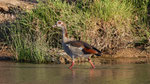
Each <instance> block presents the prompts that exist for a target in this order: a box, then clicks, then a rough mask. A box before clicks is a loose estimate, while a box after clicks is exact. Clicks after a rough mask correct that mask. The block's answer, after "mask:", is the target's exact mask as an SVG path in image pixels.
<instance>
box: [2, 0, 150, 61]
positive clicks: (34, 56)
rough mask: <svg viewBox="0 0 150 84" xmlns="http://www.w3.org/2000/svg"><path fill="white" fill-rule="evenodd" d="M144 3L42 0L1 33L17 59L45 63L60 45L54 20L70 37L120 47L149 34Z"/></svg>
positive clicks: (97, 44)
mask: <svg viewBox="0 0 150 84" xmlns="http://www.w3.org/2000/svg"><path fill="white" fill-rule="evenodd" d="M147 4H148V0H143V1H141V0H134V1H130V0H100V1H91V0H76V2H72V3H71V4H70V3H68V2H65V1H64V2H62V1H61V0H45V1H44V2H42V1H41V2H39V3H38V4H37V7H36V8H35V9H33V10H31V11H28V12H27V11H26V12H25V13H23V14H19V15H18V18H17V19H16V20H15V21H14V22H11V23H10V26H9V27H8V26H3V29H4V30H5V29H8V31H9V32H10V33H5V36H6V37H7V38H8V42H9V43H10V44H12V46H13V50H14V52H15V54H16V59H17V60H18V61H23V62H24V61H26V62H34V63H45V62H47V60H46V58H45V57H47V56H49V57H50V59H51V56H56V57H57V56H59V53H57V50H60V49H61V39H62V38H61V37H62V36H61V30H60V29H59V28H52V25H53V24H55V23H56V21H58V20H62V21H64V22H65V23H66V24H67V27H68V33H69V36H70V37H74V38H75V39H78V40H79V39H81V40H83V41H86V42H88V43H91V44H92V45H94V46H96V47H97V48H98V49H100V50H108V49H116V48H117V49H118V48H124V47H126V45H127V44H128V43H129V42H131V41H134V40H137V38H139V40H140V39H143V37H144V38H145V39H147V37H148V36H149V29H148V28H147V26H148V24H147V20H148V19H147V16H146V13H147ZM137 27H138V28H139V29H138V28H137ZM53 50H54V51H55V52H56V53H55V52H53V53H52V52H51V51H53Z"/></svg>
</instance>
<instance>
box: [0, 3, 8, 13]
mask: <svg viewBox="0 0 150 84" xmlns="http://www.w3.org/2000/svg"><path fill="white" fill-rule="evenodd" d="M4 11H6V12H7V11H9V8H8V6H7V5H6V4H5V3H2V2H0V12H4Z"/></svg>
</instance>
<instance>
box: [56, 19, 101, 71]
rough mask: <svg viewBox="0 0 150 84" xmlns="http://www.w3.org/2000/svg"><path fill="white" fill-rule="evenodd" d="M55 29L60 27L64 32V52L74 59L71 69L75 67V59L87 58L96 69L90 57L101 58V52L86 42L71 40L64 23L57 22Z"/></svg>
mask: <svg viewBox="0 0 150 84" xmlns="http://www.w3.org/2000/svg"><path fill="white" fill-rule="evenodd" d="M53 27H60V28H62V31H63V41H62V46H63V49H64V51H65V52H66V53H67V54H68V55H69V56H70V57H71V58H72V64H71V66H70V67H69V68H70V69H72V67H73V66H74V63H75V62H74V59H75V58H77V57H85V58H88V61H89V62H90V64H91V66H92V67H93V68H95V66H94V65H93V63H92V62H91V60H90V59H89V57H90V56H91V55H92V54H94V55H96V56H101V52H100V51H99V50H98V49H96V48H95V47H93V46H91V45H89V44H88V43H86V42H83V41H79V40H70V39H69V38H68V35H67V29H66V25H65V24H64V23H63V22H62V21H57V23H56V25H54V26H53Z"/></svg>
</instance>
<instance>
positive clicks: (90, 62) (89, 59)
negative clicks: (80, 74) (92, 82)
mask: <svg viewBox="0 0 150 84" xmlns="http://www.w3.org/2000/svg"><path fill="white" fill-rule="evenodd" d="M88 61H89V62H90V64H91V66H92V68H93V69H94V68H95V66H94V64H93V63H92V61H91V59H90V58H88Z"/></svg>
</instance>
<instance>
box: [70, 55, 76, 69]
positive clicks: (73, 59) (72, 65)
mask: <svg viewBox="0 0 150 84" xmlns="http://www.w3.org/2000/svg"><path fill="white" fill-rule="evenodd" d="M74 64H75V62H74V55H73V56H72V64H71V66H70V67H69V69H72V67H73V66H74Z"/></svg>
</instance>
